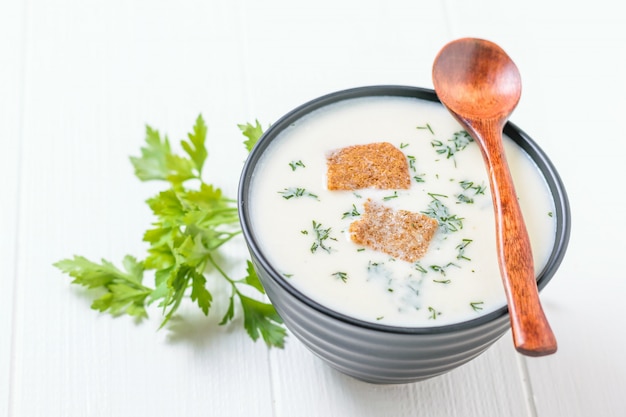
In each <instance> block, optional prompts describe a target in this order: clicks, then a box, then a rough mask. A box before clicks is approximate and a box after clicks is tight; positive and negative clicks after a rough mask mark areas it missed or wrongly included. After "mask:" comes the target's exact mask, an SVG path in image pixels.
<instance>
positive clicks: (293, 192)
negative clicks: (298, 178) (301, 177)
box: [278, 187, 319, 200]
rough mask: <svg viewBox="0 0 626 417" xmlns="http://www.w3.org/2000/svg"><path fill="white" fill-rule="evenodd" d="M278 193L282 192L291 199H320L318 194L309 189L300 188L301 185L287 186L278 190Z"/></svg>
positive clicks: (287, 198)
mask: <svg viewBox="0 0 626 417" xmlns="http://www.w3.org/2000/svg"><path fill="white" fill-rule="evenodd" d="M278 193H279V194H282V196H283V198H284V199H285V200H289V199H291V198H298V197H311V198H314V199H316V200H319V198H318V197H317V195H316V194H313V193H311V192H309V191H307V190H306V189H305V188H299V187H291V188H285V189H284V190H283V191H278Z"/></svg>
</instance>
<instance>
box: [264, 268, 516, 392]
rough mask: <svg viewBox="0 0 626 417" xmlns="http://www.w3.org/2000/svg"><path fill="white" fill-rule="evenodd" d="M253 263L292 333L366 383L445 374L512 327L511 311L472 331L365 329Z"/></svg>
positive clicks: (321, 355)
mask: <svg viewBox="0 0 626 417" xmlns="http://www.w3.org/2000/svg"><path fill="white" fill-rule="evenodd" d="M253 263H254V264H255V266H256V269H257V270H258V272H259V278H260V279H261V282H262V283H263V286H264V287H265V290H266V291H267V295H268V297H269V298H270V300H271V301H272V303H273V304H274V307H275V308H276V310H277V311H278V314H279V315H280V316H281V317H282V318H283V319H284V321H285V324H286V326H287V327H288V328H289V330H290V331H291V333H293V334H294V335H295V336H296V337H297V338H298V339H299V340H301V341H302V342H303V343H304V344H305V345H306V347H307V348H309V350H311V352H313V353H314V354H315V355H317V356H319V357H320V358H322V359H323V360H325V361H326V362H327V363H328V364H329V365H330V366H332V367H333V368H335V369H337V370H339V371H341V372H343V373H345V374H347V375H350V376H353V377H355V378H357V379H360V380H362V381H366V382H370V383H376V384H400V383H409V382H415V381H420V380H424V379H427V378H431V377H433V376H437V375H440V374H443V373H445V372H448V371H450V370H452V369H454V368H456V367H458V366H460V365H463V364H464V363H466V362H467V361H469V360H471V359H473V358H475V357H476V356H478V355H479V354H481V353H482V352H483V351H485V349H487V348H488V347H489V346H491V344H493V343H494V342H495V341H496V340H498V338H500V336H502V334H504V333H505V332H506V331H507V330H508V328H509V318H508V315H503V316H501V317H499V318H498V319H496V320H492V321H489V322H486V323H483V324H480V325H477V326H475V327H471V328H468V329H461V330H452V331H448V332H433V333H424V334H410V333H408V334H407V333H395V332H390V331H383V330H379V329H373V328H366V327H361V326H358V325H355V324H353V323H350V322H348V321H344V320H341V319H338V318H336V317H333V316H330V315H328V314H324V313H323V312H321V311H319V310H318V309H315V308H313V307H311V306H310V305H308V304H306V303H303V302H302V301H301V300H299V299H298V298H296V297H294V296H293V295H291V294H290V293H289V292H287V291H286V290H285V289H284V288H282V287H281V286H280V285H278V284H277V283H276V281H275V280H274V279H273V278H272V277H271V276H270V275H269V274H268V273H267V271H266V270H264V269H263V267H261V266H260V263H259V262H258V259H253Z"/></svg>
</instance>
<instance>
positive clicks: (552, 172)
mask: <svg viewBox="0 0 626 417" xmlns="http://www.w3.org/2000/svg"><path fill="white" fill-rule="evenodd" d="M384 96H391V97H407V98H416V99H420V100H425V101H431V102H436V103H441V101H440V100H439V98H438V97H437V94H436V93H435V91H434V90H432V89H428V88H423V87H414V86H405V85H369V86H362V87H354V88H349V89H344V90H338V91H335V92H331V93H329V94H325V95H323V96H320V97H318V98H315V99H313V100H310V101H308V102H306V103H304V104H302V105H300V106H298V107H296V108H295V109H293V110H291V111H289V112H288V113H286V114H285V115H284V116H282V117H281V118H280V119H278V121H276V122H275V123H274V124H272V125H271V126H270V127H269V128H268V129H267V130H266V131H265V132H264V133H263V135H262V136H261V138H259V140H258V141H257V143H256V144H255V146H254V147H253V148H252V150H251V151H250V154H249V155H248V158H247V159H246V161H245V163H244V166H243V169H242V171H241V177H240V180H239V188H238V198H237V206H238V211H239V219H240V224H241V229H242V233H243V236H244V238H245V241H246V244H247V246H248V249H249V251H250V253H251V255H252V257H253V259H256V261H257V262H258V263H259V264H260V266H261V268H263V269H264V270H265V271H267V272H268V275H269V276H270V277H271V279H272V280H273V282H274V283H276V284H278V285H279V286H280V287H281V288H282V289H283V290H285V291H286V292H287V293H289V294H290V295H292V296H293V297H294V298H295V299H297V300H299V301H300V302H302V303H304V304H305V305H307V306H309V307H310V308H313V309H314V310H316V311H318V312H320V313H322V314H324V315H326V316H329V317H331V318H335V319H337V320H339V321H341V322H344V323H348V324H351V325H355V326H358V327H361V328H366V329H371V330H377V331H381V332H387V333H396V334H440V333H450V332H458V331H463V330H469V329H472V328H476V327H478V326H481V325H483V324H485V323H488V322H493V321H496V320H498V319H501V318H502V317H503V316H508V306H507V305H506V304H505V305H504V306H503V307H501V308H498V309H496V310H494V311H492V312H490V313H487V314H484V315H482V316H480V317H477V318H475V319H471V320H467V321H462V322H458V323H451V324H445V325H441V326H428V327H405V326H393V325H386V324H380V323H373V322H369V321H365V320H361V319H357V318H354V317H350V316H348V315H346V314H343V313H339V312H337V311H335V310H332V309H331V308H329V307H326V306H324V305H323V304H321V303H319V302H317V301H315V300H313V299H311V298H310V297H309V296H307V295H306V294H304V293H302V292H301V291H299V290H298V289H296V288H295V287H293V286H292V285H291V284H289V283H288V282H287V280H286V279H285V278H284V277H283V276H282V275H281V274H280V273H278V271H276V269H275V268H274V267H272V265H271V263H270V262H269V261H268V260H267V258H266V257H265V255H264V253H263V251H262V250H261V248H260V247H259V244H258V242H257V239H256V238H255V235H254V233H253V231H252V230H251V226H250V224H251V221H250V215H249V210H248V206H247V204H246V203H247V196H248V191H249V188H250V182H251V178H252V173H253V171H254V167H255V166H256V164H257V162H258V161H259V159H260V158H261V156H262V154H263V152H264V150H265V149H266V148H267V147H268V146H269V144H270V143H271V142H272V140H273V139H274V138H276V137H277V136H279V135H280V133H281V132H282V131H283V130H284V129H286V128H287V127H289V126H290V125H291V124H293V123H294V122H295V121H297V120H299V119H300V118H302V117H304V116H306V115H308V114H309V113H311V112H314V111H316V110H318V109H320V108H322V107H325V106H328V105H331V104H335V103H338V102H340V101H345V100H350V99H357V98H366V97H384ZM442 106H443V104H442ZM504 134H506V135H507V136H508V137H509V138H511V139H512V140H513V141H514V142H515V143H517V144H518V145H519V146H520V147H521V148H522V149H523V150H524V151H525V152H526V153H527V154H528V155H529V156H530V158H531V159H532V160H533V161H534V162H535V164H536V165H537V167H538V168H539V170H540V171H541V173H542V174H543V176H544V178H545V180H546V183H547V184H548V187H549V189H550V191H551V193H552V195H553V198H554V205H555V212H556V213H555V218H556V219H557V222H556V234H555V241H554V242H555V243H554V246H553V248H552V252H551V254H550V256H549V258H548V261H547V262H546V265H545V267H544V268H543V269H542V270H541V271H540V272H539V274H537V287H538V289H539V291H541V290H542V289H543V288H544V287H545V286H546V285H547V283H548V282H549V281H550V280H551V279H552V277H553V276H554V274H555V273H556V271H557V269H558V268H559V266H560V264H561V262H562V260H563V258H564V256H565V253H566V251H567V246H568V244H569V237H570V231H571V211H570V205H569V199H568V196H567V192H566V190H565V186H564V184H563V181H562V180H561V177H560V175H559V174H558V172H557V170H556V168H555V166H554V164H553V163H552V161H551V160H550V159H549V158H548V156H547V155H546V153H545V152H544V151H543V150H542V149H541V148H540V147H539V145H538V144H537V143H536V142H535V141H534V140H533V139H532V138H531V137H530V136H529V135H528V134H526V133H525V132H524V131H523V130H522V129H520V128H519V127H518V126H517V125H515V124H513V123H512V122H510V121H509V122H507V123H506V125H505V126H504ZM270 301H272V300H270Z"/></svg>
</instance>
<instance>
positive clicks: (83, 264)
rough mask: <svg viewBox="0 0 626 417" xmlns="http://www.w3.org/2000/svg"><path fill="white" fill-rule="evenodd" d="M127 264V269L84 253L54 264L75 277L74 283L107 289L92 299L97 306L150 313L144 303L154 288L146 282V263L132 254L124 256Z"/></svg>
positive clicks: (112, 310)
mask: <svg viewBox="0 0 626 417" xmlns="http://www.w3.org/2000/svg"><path fill="white" fill-rule="evenodd" d="M123 265H124V269H125V270H124V271H122V270H120V269H118V268H117V267H115V266H114V265H113V264H112V263H111V262H109V261H107V260H105V259H103V260H102V262H101V263H100V264H98V263H95V262H92V261H90V260H88V259H87V258H85V257H83V256H74V258H73V259H65V260H62V261H59V262H56V263H55V264H54V266H56V267H57V268H59V269H60V270H61V271H63V272H65V273H66V274H68V275H69V276H71V277H73V278H74V280H73V281H72V283H73V284H79V285H82V286H84V287H87V288H92V289H93V288H101V289H104V290H105V293H104V294H103V295H102V296H100V298H97V299H96V300H94V302H93V303H92V305H91V308H93V309H94V310H98V311H101V312H102V311H106V310H108V311H109V312H110V313H111V314H112V315H120V314H123V313H126V314H128V315H131V316H135V317H137V318H144V317H147V316H148V315H147V313H146V310H145V306H144V305H145V302H146V299H147V297H148V296H149V295H150V293H151V292H152V290H151V289H150V288H148V287H145V286H144V285H143V284H142V281H143V272H144V266H143V265H142V264H141V262H138V261H137V260H136V259H135V258H133V257H132V256H130V255H127V256H126V257H124V260H123Z"/></svg>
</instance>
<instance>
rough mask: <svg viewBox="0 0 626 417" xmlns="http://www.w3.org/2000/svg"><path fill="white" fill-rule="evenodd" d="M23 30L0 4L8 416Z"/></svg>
mask: <svg viewBox="0 0 626 417" xmlns="http://www.w3.org/2000/svg"><path fill="white" fill-rule="evenodd" d="M25 24H26V20H25V8H24V7H23V5H22V4H21V3H19V2H3V3H2V4H0V62H2V64H1V70H0V71H1V73H2V76H1V77H0V145H1V147H2V151H1V152H0V178H2V198H1V199H0V201H1V204H0V236H1V237H2V238H1V239H0V268H1V271H2V272H1V273H0V288H1V289H2V291H0V334H1V335H2V337H0V414H3V413H5V412H6V413H8V412H9V408H10V401H11V400H10V395H11V389H10V387H11V364H12V333H13V307H14V301H13V296H14V293H15V285H16V284H15V280H16V275H15V271H16V265H15V264H16V255H17V251H16V242H17V232H18V230H17V222H18V217H19V205H18V196H19V191H20V187H19V174H20V158H21V136H20V133H21V132H20V127H21V117H22V87H23V83H22V70H23V65H24V60H23V58H24V57H23V54H22V52H23V51H24V48H25V41H26V40H25V38H24V30H25Z"/></svg>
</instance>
